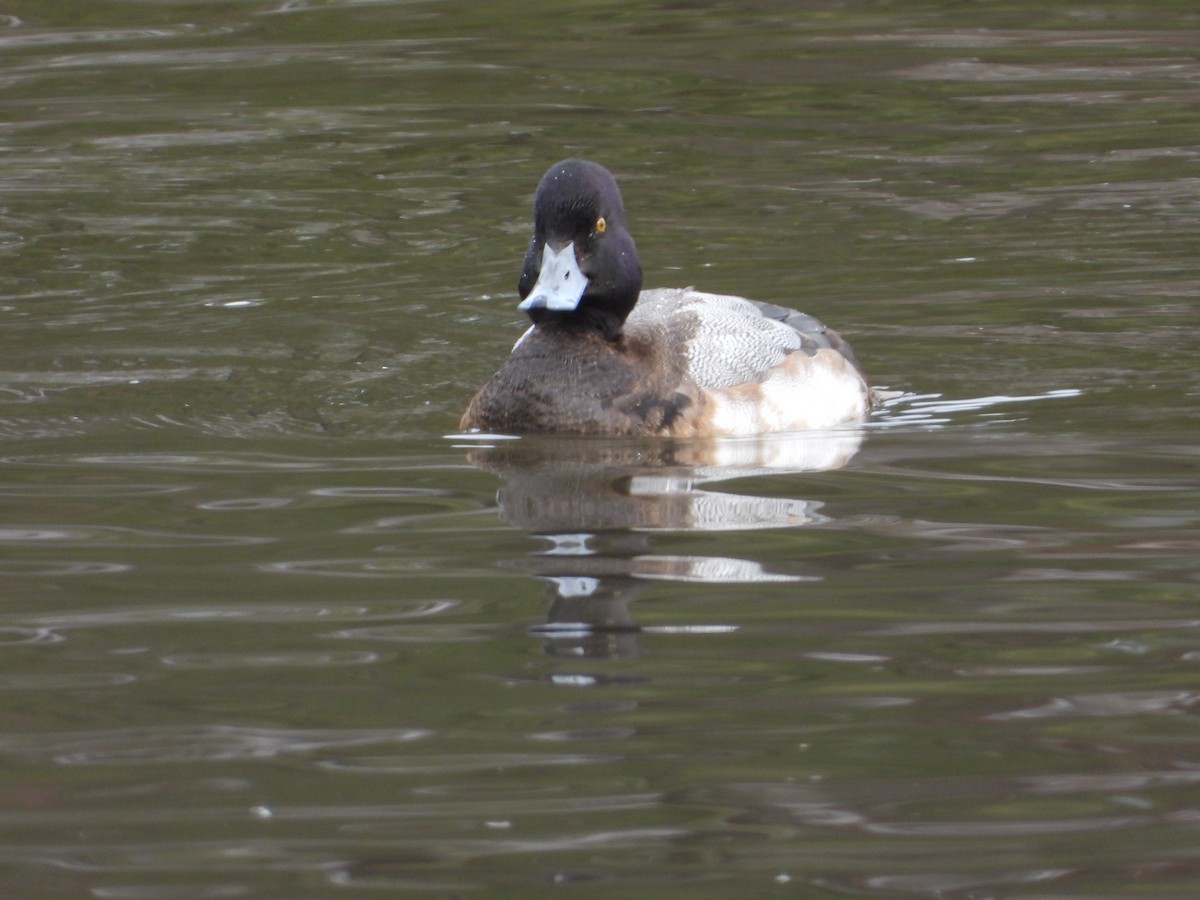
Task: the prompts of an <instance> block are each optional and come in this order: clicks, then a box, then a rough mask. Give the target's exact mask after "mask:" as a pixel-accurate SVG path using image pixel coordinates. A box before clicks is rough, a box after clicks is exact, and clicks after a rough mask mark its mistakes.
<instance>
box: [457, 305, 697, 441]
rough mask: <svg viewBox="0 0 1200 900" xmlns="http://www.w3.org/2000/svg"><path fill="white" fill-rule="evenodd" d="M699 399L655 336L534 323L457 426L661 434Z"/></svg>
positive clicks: (509, 431) (507, 431)
mask: <svg viewBox="0 0 1200 900" xmlns="http://www.w3.org/2000/svg"><path fill="white" fill-rule="evenodd" d="M696 402H697V391H696V389H695V386H694V385H693V384H692V383H691V381H690V379H689V378H687V377H686V376H685V375H684V374H683V373H682V372H681V371H680V370H679V369H678V367H677V365H676V364H674V363H673V362H672V361H671V360H669V359H668V358H667V357H666V356H665V355H664V354H662V353H661V352H659V351H658V350H657V348H656V347H655V345H654V344H653V343H652V342H646V341H638V340H631V339H627V338H619V339H618V340H616V341H607V340H605V339H604V338H602V337H601V336H599V335H598V334H595V333H593V332H586V331H583V332H581V331H570V330H560V329H546V328H538V329H536V330H535V331H533V332H532V333H530V334H529V335H528V336H527V337H526V338H525V339H524V340H522V341H521V343H520V344H519V346H518V347H517V348H516V349H515V350H514V351H513V354H512V356H510V357H509V359H508V361H507V362H506V363H505V364H504V367H503V368H502V369H501V370H500V371H499V372H497V373H496V374H495V375H494V376H493V377H492V379H491V381H489V382H488V383H487V384H486V385H484V386H483V388H482V389H481V390H480V391H479V393H478V394H476V395H475V398H474V399H473V400H472V401H471V404H470V406H468V407H467V411H466V412H465V413H464V414H463V417H462V422H461V423H460V427H461V428H462V429H464V430H469V429H480V430H482V431H493V432H498V433H505V434H529V433H534V432H559V433H570V434H606V435H637V434H662V433H664V432H666V431H667V430H669V429H670V427H671V426H672V424H673V423H674V422H676V421H677V420H678V419H679V417H680V416H682V415H683V414H684V413H685V412H686V411H687V410H688V409H689V408H691V407H692V406H694V404H695V403H696Z"/></svg>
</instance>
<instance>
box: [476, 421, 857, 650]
mask: <svg viewBox="0 0 1200 900" xmlns="http://www.w3.org/2000/svg"><path fill="white" fill-rule="evenodd" d="M861 439H862V436H861V434H860V433H859V432H856V431H851V430H843V431H828V432H807V433H802V434H789V435H769V436H763V437H760V438H755V439H743V440H710V441H696V440H693V441H679V440H662V439H651V438H643V439H610V438H587V437H565V436H552V435H538V436H530V437H525V438H521V439H518V440H511V439H487V438H483V437H479V436H476V437H474V438H473V440H472V443H471V445H470V446H471V450H470V452H469V459H470V460H471V462H472V463H473V464H474V465H476V466H478V467H479V468H481V469H484V470H486V471H489V472H493V473H495V474H496V475H499V476H500V477H501V478H503V480H504V484H503V485H502V486H501V488H500V489H499V491H498V492H497V502H498V505H499V511H500V515H501V517H502V518H503V519H504V520H505V521H506V522H508V523H509V524H512V525H515V526H518V527H520V528H523V529H526V530H528V531H530V532H531V533H533V534H534V535H536V536H537V537H539V538H541V539H542V540H543V541H544V542H545V543H544V544H543V546H541V547H540V548H539V549H538V550H537V551H535V552H533V553H531V554H529V555H527V556H523V557H520V558H518V559H514V560H509V561H507V562H506V563H504V565H505V566H506V567H510V568H516V569H521V570H523V571H527V572H529V573H530V574H532V575H535V576H537V577H538V578H539V579H541V580H542V581H543V583H544V584H545V585H546V590H547V593H548V595H549V598H550V601H551V602H550V606H549V610H548V612H547V614H546V622H545V624H543V625H539V626H536V628H535V631H536V632H537V634H538V635H539V636H540V637H541V638H542V639H543V641H544V642H545V646H546V649H547V651H548V652H551V653H553V654H555V655H583V656H597V655H599V656H611V655H619V656H630V655H635V654H636V653H637V652H638V649H637V643H636V635H637V633H638V632H639V631H640V629H639V627H638V626H637V625H636V623H635V622H634V620H633V616H632V614H631V612H630V610H629V604H630V602H631V601H632V600H633V599H634V598H635V597H636V596H637V595H638V594H639V593H640V592H641V591H642V590H644V589H645V587H646V586H647V585H648V584H649V583H650V582H652V581H656V580H667V581H688V582H704V583H716V584H748V583H763V582H800V581H805V580H808V579H809V578H810V577H811V576H805V575H798V574H794V573H791V572H778V571H771V570H770V569H769V568H768V567H767V566H764V564H763V563H761V562H759V561H757V560H749V559H740V558H736V557H732V556H712V555H678V554H663V553H657V552H655V549H654V547H653V545H652V535H653V533H655V532H659V531H728V530H747V529H764V528H789V527H790V528H795V527H802V526H806V525H812V524H818V523H822V522H826V521H828V517H827V516H826V515H825V514H824V513H823V512H821V509H822V506H823V504H822V503H821V501H819V500H810V499H800V498H794V497H783V496H755V495H753V494H749V493H735V492H731V491H728V492H727V491H717V490H713V489H712V488H710V487H709V486H708V485H709V484H711V483H713V482H717V481H726V480H730V479H742V478H751V477H753V476H762V475H765V474H776V475H778V474H783V473H789V472H791V473H795V472H812V471H818V470H822V469H832V468H837V467H840V466H842V465H845V464H846V463H847V462H848V461H849V460H850V459H851V458H852V457H853V456H854V454H855V452H857V450H858V447H859V443H860V441H861ZM722 463H724V464H722Z"/></svg>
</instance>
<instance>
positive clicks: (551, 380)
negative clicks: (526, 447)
mask: <svg viewBox="0 0 1200 900" xmlns="http://www.w3.org/2000/svg"><path fill="white" fill-rule="evenodd" d="M517 291H518V293H519V295H520V297H521V302H520V304H519V306H518V309H519V310H521V311H523V312H525V313H526V314H527V315H528V316H529V319H530V322H531V324H530V326H529V327H528V330H527V331H526V332H525V333H524V334H523V335H522V336H521V337H520V339H519V340H518V341H517V342H516V345H515V346H514V347H513V349H512V353H511V355H510V356H509V357H508V359H507V361H505V363H504V364H503V365H502V366H501V368H500V370H499V371H498V372H496V374H495V375H493V376H492V378H491V379H490V380H489V381H488V382H487V383H486V384H485V385H484V386H483V387H482V388H480V389H479V391H478V393H476V394H475V396H474V397H473V398H472V399H471V401H470V403H469V404H468V405H467V408H466V410H465V412H464V413H463V415H462V419H461V421H460V423H459V428H460V430H461V431H462V432H464V433H473V432H474V433H479V432H483V433H489V434H506V435H523V434H534V433H560V434H574V435H602V436H613V437H620V436H661V437H678V438H690V437H700V438H719V437H745V436H751V435H762V434H767V433H772V432H784V431H800V430H811V429H827V428H833V427H836V426H840V425H846V424H849V423H855V422H859V421H861V420H863V419H864V418H866V417H867V416H868V415H869V413H870V411H871V409H872V406H873V404H874V396H873V392H872V389H871V386H870V385H869V384H868V381H867V378H866V376H865V375H864V374H863V371H862V368H861V367H860V366H859V363H858V360H857V358H856V357H855V355H854V351H853V350H852V349H851V348H850V345H849V344H848V343H847V342H846V341H845V340H844V339H843V338H842V337H841V336H840V335H839V334H838V333H837V332H835V331H833V330H832V329H830V328H827V327H826V326H825V325H823V324H822V323H821V322H820V321H819V320H818V319H816V318H814V317H813V316H810V315H807V314H805V313H802V312H799V311H797V310H795V309H790V308H788V307H784V306H778V305H776V304H773V303H767V302H762V301H756V300H748V299H746V298H744V297H738V296H732V295H726V294H711V293H705V292H703V291H698V290H696V289H695V288H692V287H686V288H658V289H650V290H642V265H641V261H640V260H639V258H638V253H637V248H636V246H635V244H634V240H633V237H632V235H631V234H630V232H629V227H628V225H627V223H626V220H625V208H624V203H623V201H622V199H621V192H620V189H619V188H618V187H617V182H616V179H615V178H614V177H613V175H612V173H611V172H609V171H608V169H606V168H605V167H604V166H602V165H600V164H599V163H595V162H590V161H588V160H582V159H566V160H563V161H562V162H558V163H555V164H554V165H553V166H551V167H550V168H549V169H548V170H547V172H546V174H545V175H544V176H543V177H542V180H541V182H540V183H539V184H538V188H537V193H536V194H535V196H534V204H533V238H532V240H531V242H530V244H529V249H528V251H527V252H526V254H525V260H524V263H523V265H522V267H521V275H520V278H519V280H518V283H517Z"/></svg>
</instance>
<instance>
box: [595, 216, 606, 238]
mask: <svg viewBox="0 0 1200 900" xmlns="http://www.w3.org/2000/svg"><path fill="white" fill-rule="evenodd" d="M607 227H608V223H607V222H605V221H604V216H601V217H600V218H598V219H597V220H596V231H597V233H599V234H604V229H605V228H607Z"/></svg>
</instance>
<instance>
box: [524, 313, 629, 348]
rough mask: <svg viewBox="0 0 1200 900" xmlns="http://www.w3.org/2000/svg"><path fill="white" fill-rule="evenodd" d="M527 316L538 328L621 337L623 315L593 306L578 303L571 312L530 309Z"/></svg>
mask: <svg viewBox="0 0 1200 900" xmlns="http://www.w3.org/2000/svg"><path fill="white" fill-rule="evenodd" d="M529 318H530V319H531V320H532V321H533V324H534V325H536V326H537V327H538V328H545V329H548V330H550V329H554V330H562V331H576V332H591V333H593V334H597V335H599V336H600V337H602V338H604V339H605V340H606V341H615V340H617V339H619V338H620V337H621V328H622V326H624V324H625V317H624V316H618V315H615V314H613V313H611V312H609V311H608V310H604V309H598V308H596V307H594V306H588V305H580V307H579V309H576V310H572V311H571V312H553V311H551V310H548V309H531V310H529Z"/></svg>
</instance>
